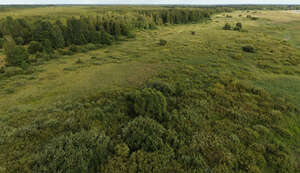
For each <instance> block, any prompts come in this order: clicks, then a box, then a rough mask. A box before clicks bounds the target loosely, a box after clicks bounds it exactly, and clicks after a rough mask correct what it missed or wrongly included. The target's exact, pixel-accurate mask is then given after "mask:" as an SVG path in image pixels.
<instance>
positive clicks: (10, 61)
mask: <svg viewBox="0 0 300 173" xmlns="http://www.w3.org/2000/svg"><path fill="white" fill-rule="evenodd" d="M3 47H4V52H5V55H6V58H5V61H6V64H7V65H11V66H21V67H25V66H26V64H27V62H28V57H29V56H28V53H27V51H26V49H25V48H24V47H22V46H17V45H16V43H15V41H14V40H13V39H12V38H11V37H10V36H6V37H5V42H4V45H3Z"/></svg>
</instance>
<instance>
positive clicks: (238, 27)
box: [234, 22, 243, 31]
mask: <svg viewBox="0 0 300 173" xmlns="http://www.w3.org/2000/svg"><path fill="white" fill-rule="evenodd" d="M242 28H243V26H242V23H241V22H238V23H237V24H236V26H235V27H234V30H235V31H241V30H242Z"/></svg>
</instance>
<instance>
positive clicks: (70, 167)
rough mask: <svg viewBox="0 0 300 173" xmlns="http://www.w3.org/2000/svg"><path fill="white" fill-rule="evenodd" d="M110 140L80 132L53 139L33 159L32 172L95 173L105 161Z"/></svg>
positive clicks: (95, 133)
mask: <svg viewBox="0 0 300 173" xmlns="http://www.w3.org/2000/svg"><path fill="white" fill-rule="evenodd" d="M109 142H110V139H109V138H108V137H106V136H105V135H103V134H101V133H100V134H99V133H97V132H87V131H81V132H78V133H72V134H70V135H68V136H61V137H58V138H56V139H53V140H52V141H51V142H50V143H49V144H48V145H47V146H45V148H44V150H43V151H42V152H41V153H38V154H36V156H35V157H34V163H33V170H34V172H97V170H98V167H99V165H100V164H101V163H102V162H104V161H105V160H106V157H107V155H108V151H107V148H108V145H109Z"/></svg>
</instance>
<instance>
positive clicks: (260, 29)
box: [0, 7, 300, 172]
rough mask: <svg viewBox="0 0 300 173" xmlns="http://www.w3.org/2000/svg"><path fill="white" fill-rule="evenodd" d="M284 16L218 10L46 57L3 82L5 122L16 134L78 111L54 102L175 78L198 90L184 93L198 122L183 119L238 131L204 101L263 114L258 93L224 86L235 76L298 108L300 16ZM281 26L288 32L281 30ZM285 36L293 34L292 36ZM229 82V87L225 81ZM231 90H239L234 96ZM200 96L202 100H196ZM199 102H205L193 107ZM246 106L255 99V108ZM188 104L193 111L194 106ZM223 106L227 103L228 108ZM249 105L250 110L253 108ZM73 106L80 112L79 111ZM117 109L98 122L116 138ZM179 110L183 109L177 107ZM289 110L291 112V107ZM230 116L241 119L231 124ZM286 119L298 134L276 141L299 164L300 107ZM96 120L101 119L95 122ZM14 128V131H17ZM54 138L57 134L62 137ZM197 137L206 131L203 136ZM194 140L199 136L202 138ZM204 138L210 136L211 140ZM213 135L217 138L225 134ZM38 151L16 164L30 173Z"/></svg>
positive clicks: (0, 115) (1, 115)
mask: <svg viewBox="0 0 300 173" xmlns="http://www.w3.org/2000/svg"><path fill="white" fill-rule="evenodd" d="M107 8H108V7H107ZM124 8H125V7H124ZM145 8H146V7H145ZM53 9H54V10H53ZM96 10H97V9H95V10H91V12H90V14H93V13H95V11H96ZM86 11H87V7H43V8H36V9H22V10H19V11H18V12H17V13H15V16H33V15H35V14H39V13H40V14H41V15H44V16H47V17H50V18H51V17H57V15H58V16H64V15H65V16H69V15H72V14H78V13H85V12H86ZM13 12H15V11H8V12H1V14H3V15H1V16H5V15H11V14H12V13H13ZM240 14H242V17H239V15H240ZM280 14H282V15H283V16H284V20H283V19H282V18H280V17H278V15H277V14H276V12H272V11H260V12H259V13H256V14H255V16H258V17H259V20H257V21H253V20H250V19H248V18H246V15H247V13H246V12H244V11H237V12H234V13H233V14H231V15H232V16H233V17H232V18H226V17H225V16H223V14H219V15H217V16H214V17H213V18H212V21H210V22H208V23H204V24H188V25H177V26H163V27H159V28H158V29H155V30H145V31H137V33H136V34H137V36H136V38H135V39H129V40H127V41H122V42H119V43H118V44H114V45H112V46H108V47H105V48H103V49H99V50H96V51H90V52H88V53H85V54H75V55H72V56H61V57H59V58H58V59H53V60H50V61H46V62H44V64H42V65H40V66H35V67H34V68H35V71H34V73H33V74H27V75H16V76H13V77H10V78H7V79H2V80H1V81H0V96H1V97H0V125H1V124H2V125H3V127H6V128H7V129H9V130H7V131H8V132H7V133H8V134H13V133H14V131H15V130H17V129H19V128H21V127H27V126H30V125H32V124H33V121H34V120H40V119H42V120H44V119H45V120H49V119H53V120H54V119H55V120H56V119H59V120H66V119H67V118H70V117H72V116H74V114H73V113H67V114H66V115H65V114H62V115H60V114H56V113H55V111H53V110H52V111H53V112H54V113H53V114H51V113H49V114H48V113H47V111H48V110H50V109H54V108H53V107H55V106H53V105H62V106H63V105H64V104H65V103H69V102H71V103H72V102H76V103H77V102H80V101H78V100H85V99H87V100H88V99H90V98H94V97H95V96H97V99H98V100H97V101H98V102H100V103H103V105H105V103H108V104H110V103H111V102H114V101H109V99H111V100H114V99H117V98H118V97H117V96H116V97H114V95H113V94H112V95H110V91H112V93H114V92H115V91H119V90H120V91H134V90H136V89H139V88H141V87H143V86H144V85H145V84H146V83H147V81H149V80H155V79H159V80H163V81H167V82H169V83H170V84H171V85H174V86H175V83H176V82H181V83H182V84H183V85H187V88H191V89H190V90H189V89H188V91H186V92H187V94H189V96H190V97H191V98H189V99H188V100H184V98H181V99H182V101H183V103H182V104H184V103H185V101H186V102H187V103H190V104H188V105H184V106H183V108H182V109H184V111H186V112H184V111H183V112H184V113H187V112H188V113H189V111H190V112H192V113H193V115H194V114H196V115H198V116H196V117H195V119H193V118H191V120H189V121H187V120H183V121H184V122H185V121H187V123H190V125H191V126H193V124H192V122H193V121H195V122H198V123H201V127H203V129H213V128H216V127H218V126H220V128H225V129H226V130H228V128H233V129H234V127H233V126H234V125H233V124H234V123H236V122H234V121H235V120H231V119H230V117H223V115H221V113H220V112H218V111H216V112H213V111H212V112H213V113H212V112H210V111H211V110H209V109H208V108H207V110H206V106H205V105H208V104H210V103H209V102H210V101H211V102H213V103H211V104H212V106H214V107H216V108H218V106H220V104H223V102H222V101H220V102H218V99H220V98H223V99H225V100H226V101H228V100H231V101H232V102H234V103H236V104H241V105H239V106H241V108H244V110H243V111H245V112H242V113H240V112H239V111H241V110H239V109H237V108H236V107H235V108H232V110H233V112H234V113H237V114H238V113H240V114H243V113H244V114H247V113H249V116H252V115H253V116H254V115H256V114H255V112H256V110H259V109H260V106H261V105H260V106H258V105H257V104H256V103H255V102H256V101H257V100H255V99H259V98H260V97H259V96H256V95H255V96H252V95H251V94H249V93H247V92H245V93H242V95H243V96H240V97H241V98H249V100H250V101H251V103H248V102H247V101H246V102H245V101H239V100H235V99H236V97H237V98H239V97H238V96H236V97H235V96H234V94H236V93H235V90H230V86H225V85H226V84H227V82H228V81H230V80H234V81H237V82H238V83H242V84H244V85H246V86H247V87H254V88H262V89H264V90H265V91H266V92H268V93H270V95H271V96H272V97H274V98H276V99H279V100H280V99H283V100H285V99H286V100H287V102H288V104H292V105H294V106H295V107H299V106H300V65H299V63H300V58H299V55H300V50H299V48H297V46H299V43H300V37H298V35H299V32H300V30H299V27H300V25H299V20H298V19H299V17H300V14H297V15H298V16H297V17H298V18H297V17H295V16H296V14H293V13H290V12H284V11H280ZM227 22H228V23H231V24H235V23H237V22H242V23H243V28H244V29H245V30H247V32H237V31H224V30H222V27H223V26H224V24H225V23H227ZM281 27H284V28H285V29H283V30H282V29H281ZM192 31H195V33H196V34H195V35H192V34H191V32H192ZM285 38H289V39H288V40H285ZM160 39H164V40H166V41H167V42H168V43H167V45H165V46H159V45H158V43H159V41H160ZM284 41H286V42H287V43H286V42H284ZM246 45H252V46H253V47H254V48H255V49H256V50H257V51H256V53H245V52H243V50H242V46H246ZM1 56H2V54H1V52H0V57H1ZM79 58H80V60H81V61H82V63H80V64H77V63H76V61H77V60H78V59H79ZM222 83H225V84H224V85H223V84H222ZM228 83H230V82H228ZM230 85H231V84H230ZM227 87H228V88H227ZM203 92H205V94H203ZM211 92H215V93H216V94H217V95H218V94H219V95H218V96H219V97H217V98H215V100H213V99H212V100H210V96H209V95H210V94H211ZM227 92H228V93H227ZM230 92H232V93H233V94H232V95H230V94H231V93H230ZM103 93H104V95H105V93H108V94H107V95H108V96H107V95H106V96H103V97H102V94H103ZM117 93H118V92H117ZM116 95H118V94H116ZM203 95H204V96H203ZM194 97H196V99H199V100H197V101H195V100H196V99H195V100H193V99H194ZM256 97H259V98H256ZM107 99H108V100H107ZM171 99H172V98H170V100H171ZM206 99H207V100H206ZM261 99H262V100H263V99H266V101H265V102H264V104H272V100H270V99H269V97H267V96H265V97H262V98H261ZM171 101H172V100H171ZM193 101H195V102H193ZM179 102H180V101H179ZM284 103H285V102H284ZM180 104H181V103H180ZM193 104H195V105H197V106H199V105H200V106H199V107H193ZM224 104H225V102H224ZM247 104H249V107H250V108H249V107H248V106H247ZM100 105H101V104H100ZM106 106H107V105H106ZM118 106H120V108H115V109H117V110H118V111H120V110H122V106H123V105H122V104H120V105H118ZM189 106H191V107H192V108H189ZM201 106H202V107H201ZM87 107H89V106H87ZM179 107H180V106H179ZM224 107H225V108H226V106H224ZM262 107H263V106H262ZM225 108H224V109H225ZM248 108H249V109H250V110H247V109H248ZM119 109H120V110H119ZM178 109H179V108H178ZM193 109H194V110H193ZM221 110H222V109H221ZM74 111H75V112H76V109H74ZM171 111H173V110H171ZM205 111H207V112H206V114H205V115H206V116H211V117H210V118H211V119H209V120H206V119H205V118H203V117H201V116H204V115H203V114H204V113H203V112H205ZM224 111H225V110H224ZM272 111H274V110H272ZM49 112H51V111H49ZM114 113H115V116H116V117H114V116H112V117H108V120H110V121H112V123H109V125H107V124H105V123H103V125H101V123H99V124H100V125H99V124H97V127H99V128H101V129H106V128H107V129H108V130H107V131H106V133H107V134H110V133H111V137H112V138H114V137H115V136H114V135H116V134H115V133H118V132H119V130H120V129H119V127H118V125H119V124H118V123H115V121H118V120H119V119H122V118H121V117H118V115H119V114H118V113H117V111H116V112H114ZM184 113H182V114H184ZM192 113H191V114H192ZM172 114H176V113H173V112H172ZM274 114H275V113H274ZM287 114H292V113H290V112H288V113H287ZM83 115H84V113H83ZM219 115H220V116H219ZM124 116H125V115H124ZM226 116H227V115H226ZM114 118H116V119H117V120H116V119H114ZM118 118H119V119H118ZM123 118H124V119H126V120H124V121H125V122H126V121H127V119H128V118H127V116H125V117H123ZM201 118H203V119H201ZM223 118H224V119H223ZM228 119H230V122H231V121H232V122H234V123H233V124H231V123H229V125H228V124H226V123H228V122H227V120H228ZM284 119H286V120H282V124H281V125H282V127H284V128H286V129H288V130H290V131H291V133H292V137H291V138H289V139H288V140H287V139H285V138H284V137H282V138H281V137H278V136H276V135H277V134H276V135H275V136H276V137H274V139H272V140H274V141H277V140H279V141H281V142H282V141H285V140H286V141H285V142H283V143H284V145H286V146H288V148H290V149H291V150H292V152H291V153H292V154H291V158H293V159H294V162H295V163H296V164H299V159H298V160H297V157H298V156H299V154H300V153H299V148H298V149H297V147H299V142H300V141H299V139H300V137H299V136H300V130H299V126H298V127H297V123H298V122H299V112H298V114H296V113H295V114H294V115H286V116H285V118H284ZM42 120H41V121H42ZM200 120H201V121H200ZM110 121H109V122H110ZM236 121H238V120H236ZM125 122H122V123H125ZM90 123H91V124H93V123H97V122H92V121H91V122H90ZM222 123H224V124H222ZM236 124H238V123H236ZM93 125H94V124H93ZM106 125H107V127H106ZM123 125H124V124H123ZM198 125H199V124H198ZM214 125H215V126H216V127H214ZM248 125H249V124H247V126H248ZM254 125H255V124H251V125H249V128H252V127H253V126H254ZM279 125H280V124H279ZM108 126H109V127H108ZM174 126H175V125H174ZM229 126H230V127H229ZM93 127H94V126H93ZM10 128H11V129H13V130H10ZM197 128H198V126H197V125H196V127H195V129H197ZM270 128H271V127H270ZM217 130H219V129H216V131H217ZM226 130H224V132H222V131H220V132H216V133H218V134H222V135H223V133H227V132H228V133H231V135H232V134H234V133H239V132H237V131H230V130H228V131H226ZM41 133H42V132H41ZM48 133H49V134H52V133H54V132H48V131H46V130H45V132H43V133H42V134H41V137H40V138H41V139H43V138H45V140H41V141H42V142H43V143H47V141H48V140H50V139H49V138H50V137H45V136H47V134H48ZM179 133H181V132H178V134H179ZM199 133H200V132H199ZM201 133H202V131H201ZM210 133H212V132H210ZM214 133H215V132H214ZM0 134H1V132H0ZM59 134H62V132H60V131H59ZM43 135H45V136H43ZM52 135H54V136H55V135H56V134H52ZM197 135H200V136H201V135H203V134H196V136H197ZM226 135H227V134H226ZM226 135H224V136H226ZM234 135H235V134H234ZM8 136H9V135H8ZM0 137H1V136H0ZM191 138H193V139H194V138H195V136H192V137H191ZM118 140H119V139H118ZM195 140H196V139H195ZM204 140H207V139H206V138H205V139H204ZM214 140H216V141H217V140H218V139H217V138H216V139H214ZM20 141H21V139H20ZM20 141H18V140H17V142H19V143H20V145H19V143H17V144H18V145H17V144H16V146H17V147H20V146H21V145H22V144H23V143H22V142H20ZM37 141H39V139H37ZM196 141H197V140H196ZM34 142H36V141H34ZM34 142H32V143H31V142H30V141H29V142H28V143H29V144H28V145H30V146H31V147H32V145H34ZM281 142H280V143H281ZM0 144H1V141H0ZM224 145H225V144H224ZM17 147H16V149H18V151H20V150H21V149H20V148H17ZM2 149H4V150H2ZM0 150H1V151H5V150H7V151H8V152H10V151H11V152H12V151H13V150H14V147H11V146H8V145H2V146H1V145H0ZM31 151H37V149H34V147H33V148H30V147H28V148H26V147H25V152H24V151H23V152H24V153H23V154H24V156H20V155H19V154H16V155H18V157H17V161H16V160H15V164H17V163H19V165H18V166H16V167H18V168H22V167H23V168H25V172H30V169H29V167H28V164H29V163H30V159H27V158H31V157H30V156H31V155H30V154H31V153H29V152H31ZM208 151H209V150H208ZM20 152H22V151H20ZM5 154H7V153H5ZM5 154H2V153H0V172H1V171H2V170H4V171H3V172H5V171H6V170H7V169H5V167H6V166H7V165H9V166H12V165H10V164H9V163H5V161H6V156H5ZM21 155H22V154H21ZM9 156H10V157H9V158H10V159H11V160H13V158H14V155H13V154H11V155H9ZM298 158H299V157H298ZM124 162H125V161H124ZM267 170H269V172H272V171H274V170H273V169H272V168H266V169H265V171H263V172H267Z"/></svg>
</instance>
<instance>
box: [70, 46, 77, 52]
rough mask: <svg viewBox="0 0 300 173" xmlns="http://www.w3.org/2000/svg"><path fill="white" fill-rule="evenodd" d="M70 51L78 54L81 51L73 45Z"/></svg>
mask: <svg viewBox="0 0 300 173" xmlns="http://www.w3.org/2000/svg"><path fill="white" fill-rule="evenodd" d="M69 50H70V51H72V52H78V51H79V49H78V47H77V46H76V45H71V46H70V48H69Z"/></svg>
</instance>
